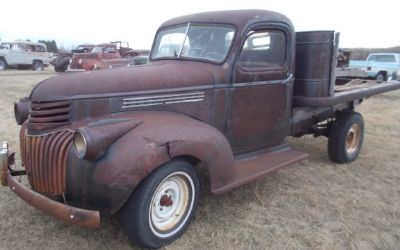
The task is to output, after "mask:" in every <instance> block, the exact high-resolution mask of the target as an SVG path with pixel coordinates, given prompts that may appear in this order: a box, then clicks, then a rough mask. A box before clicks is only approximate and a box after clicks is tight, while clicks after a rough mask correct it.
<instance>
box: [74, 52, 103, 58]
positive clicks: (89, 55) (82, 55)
mask: <svg viewBox="0 0 400 250" xmlns="http://www.w3.org/2000/svg"><path fill="white" fill-rule="evenodd" d="M74 53H75V54H74V57H73V59H93V58H98V57H100V56H99V53H94V52H93V53H92V52H88V53H76V52H74Z"/></svg>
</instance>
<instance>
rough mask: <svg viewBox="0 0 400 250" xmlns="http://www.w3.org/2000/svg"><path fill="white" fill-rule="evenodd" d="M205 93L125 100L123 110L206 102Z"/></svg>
mask: <svg viewBox="0 0 400 250" xmlns="http://www.w3.org/2000/svg"><path fill="white" fill-rule="evenodd" d="M204 96H205V93H204V92H199V91H197V92H191V93H182V94H171V95H165V94H164V95H153V96H141V97H130V98H123V101H122V107H121V108H122V109H126V108H137V107H149V106H157V105H163V104H164V105H168V104H176V103H188V102H200V101H203V100H204Z"/></svg>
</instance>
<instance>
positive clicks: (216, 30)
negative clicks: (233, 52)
mask: <svg viewBox="0 0 400 250" xmlns="http://www.w3.org/2000/svg"><path fill="white" fill-rule="evenodd" d="M233 36H234V29H233V28H232V27H228V26H204V25H193V24H190V23H189V24H187V25H182V26H178V27H173V28H169V29H165V30H162V31H160V32H159V33H158V35H157V37H156V43H155V46H154V49H153V51H152V53H151V57H152V59H157V58H168V59H170V58H173V59H175V58H186V59H202V60H210V61H214V62H218V63H221V62H223V61H224V59H225V57H226V55H227V53H228V50H229V48H230V46H231V44H232V40H233Z"/></svg>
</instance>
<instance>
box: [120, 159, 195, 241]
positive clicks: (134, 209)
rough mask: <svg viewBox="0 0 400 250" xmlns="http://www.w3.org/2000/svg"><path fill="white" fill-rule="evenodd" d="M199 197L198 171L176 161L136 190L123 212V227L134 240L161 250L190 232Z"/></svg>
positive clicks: (146, 179)
mask: <svg viewBox="0 0 400 250" xmlns="http://www.w3.org/2000/svg"><path fill="white" fill-rule="evenodd" d="M177 190H178V191H177ZM171 196H172V197H171ZM177 197H179V198H177ZM198 197H199V179H198V176H197V172H196V169H195V168H194V167H193V166H192V165H191V164H190V163H189V162H187V161H184V160H173V161H171V162H169V163H167V164H165V165H163V166H161V167H159V168H158V169H156V170H155V171H154V172H153V173H151V174H150V175H149V176H147V177H146V178H145V179H144V180H143V181H142V182H141V183H140V184H139V186H138V187H137V188H136V189H135V191H134V192H133V194H132V196H131V197H130V198H129V200H128V201H127V202H126V204H125V205H124V207H123V208H122V210H121V213H120V220H121V226H122V228H123V229H124V231H125V232H126V234H127V235H128V236H129V238H130V240H131V241H134V242H137V243H138V244H140V245H141V246H143V247H147V248H160V247H162V246H164V245H166V244H169V243H171V242H172V241H174V240H176V239H177V238H179V237H180V236H181V235H182V234H183V233H184V232H185V231H186V229H187V227H188V226H189V224H190V221H191V220H192V218H193V215H194V212H195V210H196V206H197V201H198ZM175 199H176V200H175ZM163 203H164V204H163ZM163 209H165V210H163ZM163 216H164V217H165V218H164V217H163ZM158 219H159V220H160V222H158V221H157V220H158ZM162 219H165V220H164V221H163V220H162ZM161 227H164V228H165V229H163V228H161Z"/></svg>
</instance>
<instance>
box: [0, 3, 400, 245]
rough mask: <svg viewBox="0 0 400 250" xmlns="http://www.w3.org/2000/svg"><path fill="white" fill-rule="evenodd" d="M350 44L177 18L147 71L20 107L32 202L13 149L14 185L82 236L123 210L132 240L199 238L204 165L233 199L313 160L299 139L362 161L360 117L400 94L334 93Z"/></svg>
mask: <svg viewBox="0 0 400 250" xmlns="http://www.w3.org/2000/svg"><path fill="white" fill-rule="evenodd" d="M338 43H339V36H338V34H337V33H335V32H333V31H309V32H298V33H296V32H295V30H294V28H293V25H292V23H291V21H290V20H289V19H288V18H287V17H285V16H284V15H282V14H279V13H275V12H271V11H263V10H237V11H221V12H206V13H199V14H193V15H188V16H183V17H177V18H174V19H171V20H169V21H167V22H165V23H164V24H162V25H161V26H160V28H159V29H158V31H157V33H156V36H155V39H154V42H153V46H152V49H151V53H150V62H149V63H148V64H146V65H141V66H135V67H131V68H118V69H111V70H103V71H96V72H90V73H76V74H63V75H59V76H57V77H54V78H50V79H47V80H45V81H43V82H41V83H39V84H38V85H37V86H36V87H35V88H34V89H33V90H32V92H31V94H30V96H29V97H27V98H23V99H21V101H20V102H19V103H16V105H15V114H16V120H17V123H18V124H20V125H22V127H21V132H20V145H21V158H22V162H23V165H24V166H25V170H26V175H27V178H28V180H29V184H30V186H31V188H32V190H30V189H28V188H27V187H23V186H22V185H20V184H18V186H15V185H16V182H15V181H14V179H13V177H12V173H13V171H12V168H9V166H8V165H9V163H8V162H7V157H8V150H4V151H2V154H1V159H2V161H1V163H0V164H1V165H0V169H1V180H2V184H3V185H7V184H8V185H9V186H10V185H11V188H12V187H15V190H14V189H13V191H15V192H16V194H17V195H18V196H20V197H21V198H22V199H24V200H25V201H27V202H28V203H29V204H31V205H32V206H35V207H37V208H38V209H40V210H42V211H44V212H45V213H48V214H50V215H52V216H54V217H56V218H59V219H62V220H64V221H67V222H69V223H72V224H78V225H80V226H85V227H90V228H95V227H98V226H99V223H100V218H105V217H107V216H110V215H112V214H115V213H117V212H118V213H119V215H120V217H121V224H122V227H123V228H124V230H125V231H126V233H127V234H128V236H129V238H130V239H131V240H133V241H136V242H137V243H139V244H140V245H142V246H144V247H149V248H159V247H161V246H163V245H165V244H168V243H170V242H172V241H173V240H175V239H176V238H178V237H180V236H181V235H182V234H183V233H184V232H185V230H186V229H187V227H188V226H189V223H190V221H191V219H192V217H193V213H194V211H195V208H196V205H197V200H198V196H199V190H200V189H199V183H200V182H199V175H198V173H197V171H198V169H197V168H198V166H200V165H201V166H204V167H205V168H207V173H208V174H209V179H210V189H211V192H213V193H215V194H220V193H223V192H228V191H230V190H232V189H233V188H236V187H238V186H240V185H243V184H245V183H248V182H249V181H252V180H254V179H257V178H260V177H262V176H265V175H267V174H270V173H273V172H275V171H277V170H278V169H280V168H282V167H285V166H288V165H291V164H293V163H296V162H298V161H300V160H302V159H304V158H305V157H306V156H307V154H306V153H303V152H300V151H297V150H293V149H291V148H290V146H289V145H287V144H286V143H285V138H286V137H288V136H294V137H300V136H303V135H306V134H314V135H316V136H319V135H324V136H326V137H327V138H328V154H329V157H330V159H331V160H332V161H333V162H336V163H350V162H352V161H354V160H355V159H356V158H357V156H358V154H359V152H360V150H361V146H362V143H363V137H364V121H363V119H362V116H361V114H359V113H357V112H355V106H356V105H358V104H360V103H361V102H362V101H363V100H364V99H365V98H367V97H369V96H372V95H376V94H379V93H383V92H387V91H392V90H395V89H398V88H400V82H386V83H382V84H379V85H378V84H376V83H368V84H365V85H360V84H355V83H350V84H347V85H343V86H335V80H336V79H335V66H336V54H337V50H338ZM295 69H296V70H295ZM57 198H58V199H61V200H64V199H65V202H66V204H63V203H59V202H58V201H56V200H57ZM53 199H55V200H53ZM38 201H40V202H38ZM55 207H57V211H58V213H54V212H52V211H53V210H52V209H53V208H55ZM71 216H72V217H71Z"/></svg>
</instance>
